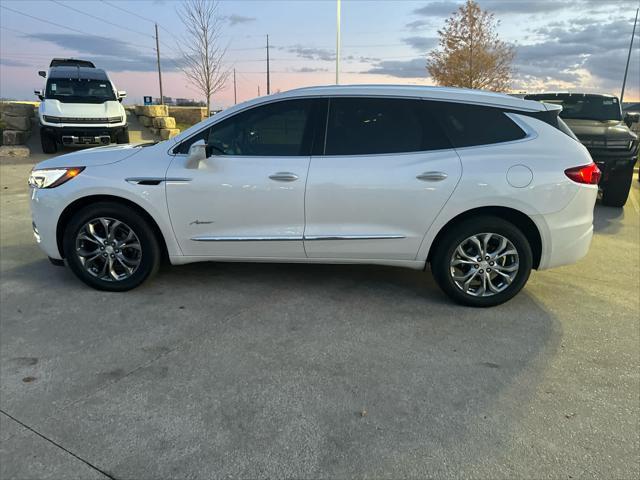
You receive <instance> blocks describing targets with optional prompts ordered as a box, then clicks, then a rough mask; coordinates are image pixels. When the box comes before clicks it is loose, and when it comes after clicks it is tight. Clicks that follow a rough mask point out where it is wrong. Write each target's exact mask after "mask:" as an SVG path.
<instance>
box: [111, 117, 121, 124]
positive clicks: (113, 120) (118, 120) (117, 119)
mask: <svg viewBox="0 0 640 480" xmlns="http://www.w3.org/2000/svg"><path fill="white" fill-rule="evenodd" d="M121 121H122V117H109V123H120V122H121Z"/></svg>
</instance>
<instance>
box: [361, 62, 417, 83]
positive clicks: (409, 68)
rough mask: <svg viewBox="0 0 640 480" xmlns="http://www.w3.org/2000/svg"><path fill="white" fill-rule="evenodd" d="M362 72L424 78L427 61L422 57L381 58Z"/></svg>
mask: <svg viewBox="0 0 640 480" xmlns="http://www.w3.org/2000/svg"><path fill="white" fill-rule="evenodd" d="M362 73H369V74H374V75H389V76H391V77H396V78H426V77H427V76H428V72H427V62H426V60H425V59H424V58H414V59H413V60H383V61H379V62H377V63H375V64H374V65H373V66H372V67H371V68H370V69H369V70H366V71H364V72H362Z"/></svg>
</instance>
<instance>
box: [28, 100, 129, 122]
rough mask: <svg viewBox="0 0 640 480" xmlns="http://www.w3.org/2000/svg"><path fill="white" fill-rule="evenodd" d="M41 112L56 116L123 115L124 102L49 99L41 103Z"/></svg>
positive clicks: (98, 116)
mask: <svg viewBox="0 0 640 480" xmlns="http://www.w3.org/2000/svg"><path fill="white" fill-rule="evenodd" d="M40 113H41V114H42V115H51V116H54V117H73V118H104V117H116V116H118V115H122V104H121V103H120V102H118V101H117V100H109V101H107V102H104V103H63V102H60V101H58V100H52V99H47V100H45V101H43V102H42V103H40Z"/></svg>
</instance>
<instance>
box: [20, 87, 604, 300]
mask: <svg viewBox="0 0 640 480" xmlns="http://www.w3.org/2000/svg"><path fill="white" fill-rule="evenodd" d="M559 110H560V108H559V107H557V106H554V105H545V104H541V103H538V102H533V101H526V100H521V99H517V98H512V97H509V96H505V95H499V94H494V93H486V92H479V91H473V90H461V89H450V88H430V87H406V86H387V85H385V86H371V85H370V86H328V87H314V88H304V89H299V90H293V91H289V92H286V93H282V94H278V95H272V96H268V97H261V98H257V99H254V100H252V101H249V102H246V103H244V104H241V105H237V106H234V107H232V108H229V109H228V110H226V111H224V112H222V113H220V114H218V115H216V116H214V117H212V118H209V119H207V120H205V121H203V122H202V123H200V124H198V125H195V126H194V127H192V128H190V129H189V130H187V131H185V132H183V133H182V134H181V135H179V136H177V137H175V138H172V139H170V140H167V141H165V142H162V143H158V144H156V145H153V146H148V145H147V146H135V147H134V146H122V147H105V148H100V149H93V150H88V151H84V152H80V153H72V154H69V155H64V156H60V157H57V158H54V159H51V160H47V161H45V162H43V163H41V164H39V165H37V166H36V167H35V168H34V170H33V172H32V174H31V177H30V180H29V183H30V185H31V188H32V189H33V191H32V195H31V208H32V213H33V228H34V233H35V236H36V239H37V241H38V242H39V243H40V246H41V247H42V249H43V250H44V251H45V252H46V254H47V255H48V256H49V257H50V258H51V259H52V260H53V261H54V262H55V263H60V260H61V259H65V260H66V263H67V265H68V266H69V267H70V268H71V269H72V270H73V271H74V273H75V274H76V275H77V276H78V277H79V278H80V279H81V280H83V281H84V282H85V283H87V284H88V285H90V286H92V287H94V288H98V289H103V290H114V291H122V290H129V289H131V288H134V287H136V286H138V285H140V284H141V283H142V282H143V281H144V280H145V279H147V278H148V277H149V276H150V275H151V274H153V273H154V272H155V271H156V269H157V267H158V264H159V262H160V260H161V258H162V257H163V256H166V257H168V259H169V260H170V261H171V263H173V264H183V263H189V262H198V261H250V262H308V263H311V262H313V263H366V264H382V265H395V266H400V267H408V268H414V269H420V270H421V269H424V268H425V266H426V265H427V264H428V263H430V264H431V270H432V271H433V274H434V276H435V278H436V279H437V281H438V284H439V285H440V286H441V287H442V289H443V290H444V291H445V292H446V293H447V294H448V295H449V296H450V297H452V298H453V299H454V300H456V301H458V302H461V303H464V304H467V305H473V306H491V305H496V304H499V303H502V302H504V301H506V300H508V299H510V298H511V297H513V296H514V295H515V294H516V293H517V292H518V291H519V290H520V289H521V288H522V287H523V286H524V284H525V283H526V281H527V279H528V277H529V274H530V271H531V269H532V268H535V269H539V270H542V269H546V268H550V267H555V266H558V265H563V264H567V263H572V262H575V261H577V260H578V259H580V258H581V257H582V256H584V255H585V254H586V252H587V250H588V248H589V244H590V242H591V237H592V232H593V226H592V220H593V206H594V202H595V200H596V195H597V191H598V187H597V182H598V178H599V170H598V168H597V167H596V166H595V164H594V163H593V162H592V160H591V157H590V156H589V153H588V151H587V150H586V148H585V147H584V146H582V145H581V144H580V143H579V142H577V141H576V140H575V137H573V136H572V135H571V133H570V132H569V131H568V130H567V129H566V126H565V125H564V124H563V123H562V121H561V120H559V119H558V112H559Z"/></svg>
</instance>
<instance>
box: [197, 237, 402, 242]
mask: <svg viewBox="0 0 640 480" xmlns="http://www.w3.org/2000/svg"><path fill="white" fill-rule="evenodd" d="M402 238H407V237H406V236H405V235H305V236H303V237H299V236H294V235H283V236H273V237H267V236H264V237H261V236H255V237H232V236H224V237H216V236H210V235H201V236H197V237H191V240H193V241H194V242H290V241H298V242H299V241H301V240H305V241H317V240H393V239H402Z"/></svg>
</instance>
